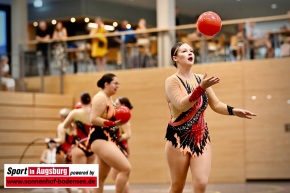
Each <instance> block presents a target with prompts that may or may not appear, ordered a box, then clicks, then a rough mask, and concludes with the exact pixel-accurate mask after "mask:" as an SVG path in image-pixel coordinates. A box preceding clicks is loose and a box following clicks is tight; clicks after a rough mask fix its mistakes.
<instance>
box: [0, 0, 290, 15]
mask: <svg viewBox="0 0 290 193" xmlns="http://www.w3.org/2000/svg"><path fill="white" fill-rule="evenodd" d="M27 1H28V2H29V3H32V2H33V0H27ZM45 1H62V0H43V2H44V3H45ZM94 1H96V3H97V2H100V1H106V2H112V3H114V4H125V5H128V6H132V7H134V6H136V7H142V8H145V9H151V10H155V9H156V1H157V0H94ZM1 3H2V4H10V0H0V4H1ZM272 4H276V5H277V8H276V9H272V8H271V5H272ZM176 6H177V7H179V11H180V14H182V15H187V16H191V17H195V16H197V15H199V14H201V13H203V12H204V11H214V12H216V13H218V14H219V15H220V16H221V18H222V19H224V20H229V19H240V18H251V17H263V16H272V15H283V14H286V13H287V11H288V10H290V0H176Z"/></svg>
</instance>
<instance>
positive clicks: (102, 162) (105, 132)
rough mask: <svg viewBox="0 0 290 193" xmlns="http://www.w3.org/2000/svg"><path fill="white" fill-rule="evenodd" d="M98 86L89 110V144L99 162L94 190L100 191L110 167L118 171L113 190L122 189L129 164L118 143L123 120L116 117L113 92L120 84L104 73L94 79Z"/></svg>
mask: <svg viewBox="0 0 290 193" xmlns="http://www.w3.org/2000/svg"><path fill="white" fill-rule="evenodd" d="M97 85H98V87H100V88H101V90H100V91H99V92H98V93H97V94H96V95H95V96H94V97H93V99H92V110H91V114H90V122H91V124H92V126H91V132H90V135H89V137H88V146H89V147H90V148H91V149H92V151H93V152H94V153H95V154H96V155H97V156H96V163H97V164H99V174H100V175H99V188H96V189H93V192H97V193H102V192H103V188H104V183H105V180H106V178H107V176H108V173H109V171H110V169H111V168H114V169H116V170H117V171H118V174H117V176H116V180H115V185H116V193H123V192H124V191H125V189H126V186H127V183H128V181H129V176H130V171H131V164H130V162H129V161H128V159H127V158H126V156H125V155H124V154H123V153H122V152H121V151H120V149H119V148H118V146H117V142H118V136H119V126H120V125H122V124H123V123H121V122H120V120H116V118H115V107H114V103H113V101H112V96H113V95H114V94H116V92H117V90H118V88H119V80H118V78H117V76H116V75H114V74H111V73H107V74H104V75H103V76H102V77H101V78H100V79H99V80H98V82H97Z"/></svg>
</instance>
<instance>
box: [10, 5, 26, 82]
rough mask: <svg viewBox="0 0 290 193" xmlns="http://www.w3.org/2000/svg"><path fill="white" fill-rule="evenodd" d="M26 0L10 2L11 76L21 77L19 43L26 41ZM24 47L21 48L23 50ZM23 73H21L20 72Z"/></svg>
mask: <svg viewBox="0 0 290 193" xmlns="http://www.w3.org/2000/svg"><path fill="white" fill-rule="evenodd" d="M27 6H28V5H27V0H21V1H19V0H11V38H12V41H11V43H12V46H11V47H12V49H11V51H12V53H11V59H12V61H10V62H11V66H12V76H13V77H14V78H19V77H21V74H20V73H21V69H23V68H21V61H20V46H19V45H20V42H26V41H27V37H28V36H27V23H28V22H27V20H28V17H27V14H28V13H27ZM25 48H26V46H25V47H24V46H22V49H24V50H25ZM22 73H23V72H22Z"/></svg>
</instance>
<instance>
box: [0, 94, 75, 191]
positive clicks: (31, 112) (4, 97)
mask: <svg viewBox="0 0 290 193" xmlns="http://www.w3.org/2000/svg"><path fill="white" fill-rule="evenodd" d="M72 106H73V97H72V96H69V95H58V94H34V93H8V92H0V152H1V153H0V176H1V177H0V186H3V170H4V164H18V163H20V159H21V156H22V154H23V153H24V150H25V149H26V147H27V146H28V145H29V144H30V143H32V142H33V141H35V144H33V145H31V146H30V147H29V148H28V150H27V152H26V153H25V156H24V157H23V159H22V160H21V163H25V164H30V163H37V164H38V163H40V155H41V153H42V151H43V150H44V148H45V147H46V145H45V143H44V140H43V138H46V137H56V128H57V125H58V124H59V117H58V113H59V110H60V109H61V108H70V109H71V108H72Z"/></svg>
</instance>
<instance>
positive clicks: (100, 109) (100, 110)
mask: <svg viewBox="0 0 290 193" xmlns="http://www.w3.org/2000/svg"><path fill="white" fill-rule="evenodd" d="M106 110H107V98H106V96H104V95H101V94H96V95H95V96H94V97H93V100H92V109H91V114H90V122H91V124H93V125H98V126H100V127H108V126H111V127H112V126H115V125H116V123H115V122H114V121H110V120H107V119H104V118H102V115H103V114H104V112H105V111H106Z"/></svg>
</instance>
